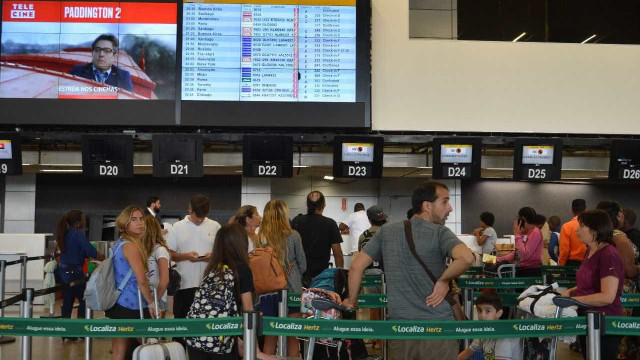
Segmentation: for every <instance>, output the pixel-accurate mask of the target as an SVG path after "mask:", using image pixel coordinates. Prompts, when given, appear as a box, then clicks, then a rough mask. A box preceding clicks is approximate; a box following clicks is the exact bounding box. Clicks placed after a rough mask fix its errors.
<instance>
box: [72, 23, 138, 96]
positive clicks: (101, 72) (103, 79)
mask: <svg viewBox="0 0 640 360" xmlns="http://www.w3.org/2000/svg"><path fill="white" fill-rule="evenodd" d="M91 53H92V54H93V61H92V62H90V63H88V64H84V65H78V66H74V67H73V68H72V69H71V71H70V72H69V74H71V75H76V76H79V77H82V78H85V79H90V80H94V81H97V82H99V83H103V84H106V85H111V86H116V87H118V88H121V89H125V90H127V91H131V92H133V84H132V83H131V75H130V74H129V72H128V71H126V70H124V69H121V68H119V67H117V66H115V65H113V63H114V62H116V60H117V59H118V56H117V54H118V38H117V37H115V36H114V35H112V34H102V35H100V36H98V37H97V38H96V39H95V40H94V41H93V43H92V44H91Z"/></svg>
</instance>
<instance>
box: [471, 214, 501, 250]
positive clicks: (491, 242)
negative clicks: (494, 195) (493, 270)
mask: <svg viewBox="0 0 640 360" xmlns="http://www.w3.org/2000/svg"><path fill="white" fill-rule="evenodd" d="M495 219H496V218H495V216H493V214H492V213H490V212H486V211H485V212H483V213H482V214H480V227H479V228H477V229H475V230H474V231H473V235H475V236H476V240H477V241H478V245H480V246H482V253H483V254H489V255H493V254H494V251H495V249H496V241H498V234H497V233H496V231H495V230H494V229H493V223H494V221H495Z"/></svg>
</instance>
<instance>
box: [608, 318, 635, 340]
mask: <svg viewBox="0 0 640 360" xmlns="http://www.w3.org/2000/svg"><path fill="white" fill-rule="evenodd" d="M603 319H604V324H605V326H604V328H605V329H604V332H605V334H607V335H628V336H640V318H634V317H626V316H603Z"/></svg>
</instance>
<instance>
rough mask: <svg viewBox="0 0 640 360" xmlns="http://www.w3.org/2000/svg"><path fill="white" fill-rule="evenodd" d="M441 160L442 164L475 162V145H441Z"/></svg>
mask: <svg viewBox="0 0 640 360" xmlns="http://www.w3.org/2000/svg"><path fill="white" fill-rule="evenodd" d="M440 162H441V163H442V164H471V163H472V162H473V145H450V144H442V145H440Z"/></svg>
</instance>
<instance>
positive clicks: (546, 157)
mask: <svg viewBox="0 0 640 360" xmlns="http://www.w3.org/2000/svg"><path fill="white" fill-rule="evenodd" d="M561 175H562V140H560V139H545V140H541V139H517V140H516V142H515V150H514V172H513V177H514V179H515V180H526V181H554V180H560V178H561Z"/></svg>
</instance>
